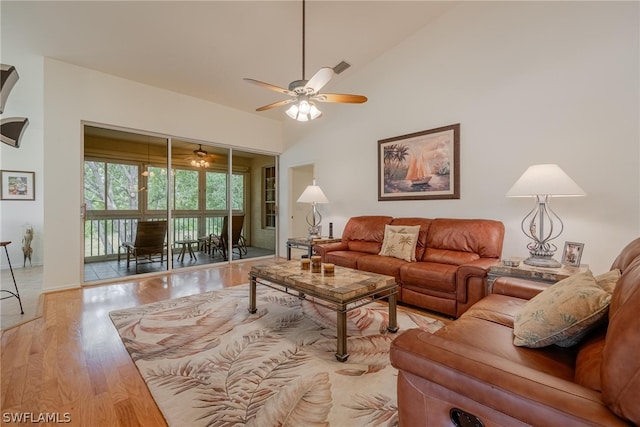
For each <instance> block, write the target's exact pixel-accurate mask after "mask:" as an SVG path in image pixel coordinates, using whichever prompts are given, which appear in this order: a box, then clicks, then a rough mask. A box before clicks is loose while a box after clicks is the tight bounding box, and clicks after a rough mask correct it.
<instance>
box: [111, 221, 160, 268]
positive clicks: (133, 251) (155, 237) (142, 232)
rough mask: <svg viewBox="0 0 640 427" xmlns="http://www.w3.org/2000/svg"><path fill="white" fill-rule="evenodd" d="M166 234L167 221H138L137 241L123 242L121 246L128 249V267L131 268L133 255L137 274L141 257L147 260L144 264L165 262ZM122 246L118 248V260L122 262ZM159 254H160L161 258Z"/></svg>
mask: <svg viewBox="0 0 640 427" xmlns="http://www.w3.org/2000/svg"><path fill="white" fill-rule="evenodd" d="M166 236H167V221H138V226H137V228H136V238H135V241H133V242H123V243H122V245H121V246H120V248H123V249H125V250H126V251H127V268H129V264H130V262H131V257H133V258H134V260H135V262H136V274H137V273H138V260H139V259H145V260H147V261H146V262H145V263H144V264H149V263H152V262H158V261H160V264H162V263H164V249H165V246H166V245H165V238H166ZM120 248H118V262H120ZM158 255H160V259H159V260H158ZM154 257H155V259H154Z"/></svg>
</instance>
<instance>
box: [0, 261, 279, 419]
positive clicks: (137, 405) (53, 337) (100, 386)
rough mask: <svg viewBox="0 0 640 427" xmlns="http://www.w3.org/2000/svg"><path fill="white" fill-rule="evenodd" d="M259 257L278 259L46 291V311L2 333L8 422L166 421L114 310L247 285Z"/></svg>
mask: <svg viewBox="0 0 640 427" xmlns="http://www.w3.org/2000/svg"><path fill="white" fill-rule="evenodd" d="M255 262H270V261H264V260H261V261H247V262H243V263H238V264H232V265H230V266H229V265H227V266H223V267H214V268H210V269H204V270H196V271H189V272H184V273H175V274H173V275H170V276H169V275H167V276H161V277H154V278H147V279H137V280H132V281H127V282H121V283H116V284H109V285H102V286H91V287H85V288H82V289H78V290H70V291H64V292H56V293H49V294H46V295H45V296H44V304H43V311H42V317H40V318H37V319H36V320H33V321H31V322H27V323H25V324H23V325H20V326H18V327H15V328H11V329H7V330H6V331H4V332H3V334H2V337H1V349H2V352H1V353H0V365H1V373H0V375H1V376H0V380H1V381H0V382H1V391H2V402H1V405H0V414H1V415H0V416H1V417H2V418H0V424H1V425H8V424H9V422H11V425H29V426H33V425H38V423H33V422H32V420H34V419H36V420H37V419H40V420H42V419H46V417H50V418H49V420H50V422H43V423H40V424H39V425H51V426H53V425H60V424H58V423H56V422H55V421H56V420H59V421H65V419H70V422H69V423H67V424H66V425H71V426H83V427H84V426H92V427H101V426H109V427H111V426H154V427H156V426H165V425H166V423H165V421H164V418H163V417H162V414H161V413H160V411H159V410H158V408H157V406H156V404H155V402H154V400H153V398H152V397H151V395H150V393H149V391H148V389H147V387H146V385H145V383H144V381H143V380H142V378H141V376H140V374H139V373H138V370H137V369H136V367H135V365H134V364H133V362H132V360H131V358H130V357H129V355H128V353H127V352H126V350H125V349H124V346H123V345H122V341H121V340H120V337H119V336H118V334H117V332H116V330H115V328H114V327H113V324H112V323H111V320H110V319H109V316H108V314H109V312H110V311H112V310H116V309H122V308H127V307H133V306H136V305H141V304H146V303H150V302H154V301H160V300H165V299H171V298H177V297H181V296H187V295H192V294H195V293H201V292H207V291H211V290H217V289H222V288H224V287H229V286H234V285H239V284H243V283H247V282H248V274H249V270H250V268H251V265H252V264H253V263H255ZM9 417H21V418H22V422H13V420H11V421H10V418H9ZM66 417H68V418H66Z"/></svg>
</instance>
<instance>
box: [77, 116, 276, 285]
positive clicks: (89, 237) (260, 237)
mask: <svg viewBox="0 0 640 427" xmlns="http://www.w3.org/2000/svg"><path fill="white" fill-rule="evenodd" d="M84 140H85V143H84V152H85V155H84V170H85V175H84V199H85V206H86V209H85V212H86V215H85V239H84V246H85V251H84V253H85V257H84V265H85V274H84V280H85V281H96V280H112V279H114V278H118V277H126V276H129V275H133V274H143V273H153V272H165V271H167V270H173V269H182V268H189V267H193V268H195V267H198V266H202V265H207V264H217V263H226V262H232V261H237V260H243V259H248V258H255V257H269V256H274V255H275V252H276V232H275V229H276V223H277V221H276V190H275V189H276V162H277V157H275V156H271V155H265V154H259V153H251V152H246V151H239V150H234V149H232V148H228V147H221V146H215V145H213V144H207V143H200V142H194V141H188V140H182V139H175V138H169V137H166V138H165V137H162V136H156V135H146V134H142V133H135V132H128V131H122V130H114V129H104V128H100V127H97V126H89V125H87V126H85V132H84ZM149 222H159V223H161V224H149V225H147V223H149ZM162 224H164V225H165V227H166V229H163V226H162ZM140 227H148V229H147V228H143V229H141V228H140ZM153 233H155V234H158V233H164V234H163V235H164V238H162V237H161V236H160V237H159V236H157V235H156V236H152V234H153ZM145 239H147V240H145ZM159 241H160V242H159Z"/></svg>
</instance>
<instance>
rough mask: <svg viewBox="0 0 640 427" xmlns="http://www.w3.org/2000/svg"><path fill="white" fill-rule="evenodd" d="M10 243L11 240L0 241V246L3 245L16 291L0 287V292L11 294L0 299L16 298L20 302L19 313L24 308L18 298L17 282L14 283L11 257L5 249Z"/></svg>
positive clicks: (22, 311)
mask: <svg viewBox="0 0 640 427" xmlns="http://www.w3.org/2000/svg"><path fill="white" fill-rule="evenodd" d="M10 244H11V242H0V246H3V247H4V253H5V254H7V262H8V263H9V270H11V277H12V278H13V287H14V288H15V289H16V291H15V292H13V291H7V290H5V289H0V292H7V293H8V294H11V295H9V296H6V297H2V298H0V300H3V299H7V298H17V299H18V303H19V304H20V314H24V310H23V309H22V300H21V299H20V292H19V291H18V284H17V283H16V276H14V275H13V267H11V259H9V251H8V250H7V246H9V245H10Z"/></svg>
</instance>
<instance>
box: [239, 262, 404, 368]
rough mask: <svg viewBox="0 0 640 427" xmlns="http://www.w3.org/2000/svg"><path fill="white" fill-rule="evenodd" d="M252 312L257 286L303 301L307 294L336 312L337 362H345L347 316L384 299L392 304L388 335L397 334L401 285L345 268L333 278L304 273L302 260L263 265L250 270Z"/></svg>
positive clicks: (384, 277)
mask: <svg viewBox="0 0 640 427" xmlns="http://www.w3.org/2000/svg"><path fill="white" fill-rule="evenodd" d="M249 278H250V282H249V312H250V313H255V312H256V311H257V308H256V285H257V284H258V283H259V284H261V285H264V286H268V287H270V288H273V289H276V290H279V291H282V292H286V293H292V292H290V291H294V292H295V293H296V295H297V296H298V297H300V298H305V297H306V296H307V295H309V296H312V297H314V298H313V300H311V299H310V300H309V301H310V302H312V303H314V304H318V305H321V306H323V307H326V308H329V309H331V310H333V311H335V312H336V313H337V329H338V331H337V332H338V347H337V352H336V359H338V360H339V361H340V362H344V361H346V360H347V358H348V357H349V353H347V313H348V312H349V311H351V310H354V309H356V308H358V307H362V306H363V305H366V304H369V303H371V302H373V301H375V300H378V299H381V298H388V302H389V326H388V327H387V330H388V331H389V332H397V331H398V320H397V314H396V294H397V292H398V285H397V284H396V281H395V278H394V277H392V276H385V275H382V274H376V273H369V272H366V271H358V270H354V269H351V268H346V267H339V266H336V267H335V273H334V275H333V276H327V275H325V274H324V273H312V272H311V271H309V270H302V269H301V267H300V262H299V261H288V262H283V263H277V264H260V265H254V266H253V267H251V272H250V273H249Z"/></svg>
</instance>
